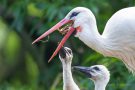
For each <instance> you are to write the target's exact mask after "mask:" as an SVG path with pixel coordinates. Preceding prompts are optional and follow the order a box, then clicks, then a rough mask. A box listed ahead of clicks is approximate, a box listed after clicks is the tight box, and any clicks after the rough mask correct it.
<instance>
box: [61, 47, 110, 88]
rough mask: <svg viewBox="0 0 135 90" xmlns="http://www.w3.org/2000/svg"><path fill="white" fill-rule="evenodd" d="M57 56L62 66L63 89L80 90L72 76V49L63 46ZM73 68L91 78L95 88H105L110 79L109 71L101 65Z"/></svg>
mask: <svg viewBox="0 0 135 90" xmlns="http://www.w3.org/2000/svg"><path fill="white" fill-rule="evenodd" d="M59 58H60V60H61V62H62V67H63V84H64V85H63V90H80V89H79V87H78V85H77V84H76V83H75V81H74V79H73V77H72V72H71V64H72V58H73V53H72V50H71V49H70V48H67V47H63V48H62V49H61V50H60V53H59ZM73 69H75V70H79V71H80V72H82V73H84V74H85V75H86V76H87V77H88V78H89V79H92V80H93V82H94V84H95V90H105V88H106V85H107V84H108V82H109V79H110V73H109V71H108V69H107V68H106V67H105V66H103V65H93V66H91V67H82V66H74V67H73Z"/></svg>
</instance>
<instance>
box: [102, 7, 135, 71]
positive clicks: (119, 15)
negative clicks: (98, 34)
mask: <svg viewBox="0 0 135 90" xmlns="http://www.w3.org/2000/svg"><path fill="white" fill-rule="evenodd" d="M102 36H103V37H104V38H107V39H108V40H109V41H110V42H111V43H110V44H111V45H112V47H115V49H116V47H117V50H114V52H115V53H113V54H114V55H113V56H114V57H117V58H119V59H121V60H123V62H124V63H125V65H126V66H127V67H128V69H129V70H130V71H133V72H135V7H130V8H125V9H122V10H120V11H118V12H116V13H115V14H114V15H113V16H112V17H111V18H110V19H109V20H108V22H107V24H106V27H105V30H104V32H103V34H102Z"/></svg>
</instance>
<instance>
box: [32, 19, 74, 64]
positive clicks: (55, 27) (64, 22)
mask: <svg viewBox="0 0 135 90" xmlns="http://www.w3.org/2000/svg"><path fill="white" fill-rule="evenodd" d="M69 22H71V20H67V19H62V20H61V21H60V22H58V23H57V24H56V25H55V26H53V27H52V28H51V29H49V30H48V31H46V32H45V33H44V34H42V35H41V36H40V37H38V38H37V39H36V40H35V41H33V42H32V44H34V43H36V42H38V41H40V40H41V39H43V38H44V37H46V36H48V35H49V34H51V33H52V32H54V31H55V30H57V29H59V28H60V27H62V26H63V25H64V24H67V23H69ZM74 30H75V28H73V27H70V28H69V31H68V32H67V34H66V35H65V36H64V38H63V39H62V40H61V42H60V43H59V45H58V47H57V48H56V50H55V51H54V53H53V55H52V56H51V58H50V59H49V61H48V62H50V61H51V60H52V59H53V58H54V57H55V56H56V55H57V53H58V52H59V50H60V49H61V48H62V46H63V45H64V43H65V42H66V41H67V39H68V38H69V37H70V35H71V34H72V33H73V32H74Z"/></svg>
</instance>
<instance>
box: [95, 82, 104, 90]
mask: <svg viewBox="0 0 135 90" xmlns="http://www.w3.org/2000/svg"><path fill="white" fill-rule="evenodd" d="M94 83H95V90H105V87H106V84H105V83H103V82H94Z"/></svg>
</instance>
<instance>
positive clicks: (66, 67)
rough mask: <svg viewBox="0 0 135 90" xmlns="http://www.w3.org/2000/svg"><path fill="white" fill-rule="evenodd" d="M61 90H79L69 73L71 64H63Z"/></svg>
mask: <svg viewBox="0 0 135 90" xmlns="http://www.w3.org/2000/svg"><path fill="white" fill-rule="evenodd" d="M62 64H63V83H64V86H63V90H80V89H79V88H78V86H77V85H76V83H75V82H74V80H73V77H72V72H71V63H70V62H68V63H65V62H63V63H62Z"/></svg>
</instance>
